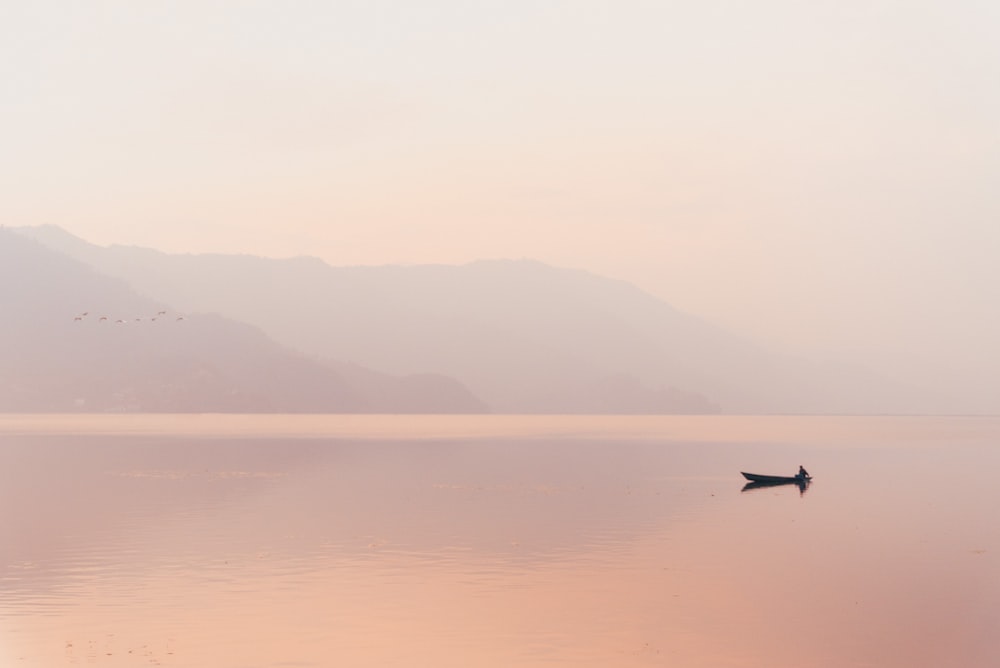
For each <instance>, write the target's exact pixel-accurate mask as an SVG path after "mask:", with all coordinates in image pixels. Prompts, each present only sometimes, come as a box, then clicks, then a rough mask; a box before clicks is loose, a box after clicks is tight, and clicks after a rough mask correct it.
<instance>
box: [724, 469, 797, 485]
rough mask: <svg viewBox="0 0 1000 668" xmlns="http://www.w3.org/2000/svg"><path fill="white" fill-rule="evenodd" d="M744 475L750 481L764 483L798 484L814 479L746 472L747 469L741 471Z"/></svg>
mask: <svg viewBox="0 0 1000 668" xmlns="http://www.w3.org/2000/svg"><path fill="white" fill-rule="evenodd" d="M740 473H742V474H743V477H744V478H746V479H747V480H749V481H750V482H757V483H762V484H764V485H787V484H797V485H801V484H804V483H807V482H809V481H810V480H812V477H811V476H797V475H761V474H759V473H746V472H745V471H740Z"/></svg>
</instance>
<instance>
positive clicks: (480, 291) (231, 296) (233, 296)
mask: <svg viewBox="0 0 1000 668" xmlns="http://www.w3.org/2000/svg"><path fill="white" fill-rule="evenodd" d="M18 232H19V233H21V234H24V235H29V236H31V237H33V238H35V239H38V240H39V241H41V242H42V243H44V244H46V245H48V246H49V247H51V248H53V249H57V250H59V251H61V252H64V253H67V254H69V255H72V256H73V257H75V258H77V259H79V260H81V261H83V262H86V263H87V264H89V265H91V266H93V267H94V268H96V269H97V270H98V271H100V272H102V273H104V274H107V275H108V276H113V277H117V278H120V279H122V280H125V281H127V282H128V284H129V285H130V286H132V287H133V288H134V289H135V290H136V291H138V292H140V293H142V294H145V295H148V296H149V297H150V298H155V299H158V300H163V301H164V302H168V303H170V304H173V305H175V306H176V307H178V308H181V309H184V310H189V311H198V312H217V313H220V314H222V315H224V316H226V317H229V318H233V319H235V320H239V321H241V322H246V323H249V324H252V325H253V326H255V327H258V328H260V330H261V331H263V332H265V333H266V334H267V335H268V336H270V337H272V338H273V339H274V340H276V341H278V342H280V343H282V344H283V345H285V346H288V347H289V348H292V349H295V350H298V351H301V352H303V353H305V354H308V355H316V356H322V357H331V358H336V359H349V360H351V361H353V362H355V363H358V364H361V365H364V366H366V367H369V368H372V369H377V370H379V371H380V372H383V373H388V374H413V373H426V372H434V373H440V374H444V375H446V376H449V377H453V378H456V379H458V380H459V381H460V382H462V383H463V384H464V385H465V386H466V387H468V388H469V389H470V390H471V391H472V392H473V393H474V394H475V395H476V396H478V397H481V398H482V399H483V400H484V401H486V403H487V404H489V405H490V407H491V408H492V409H493V410H495V411H498V412H520V413H705V412H718V411H720V410H721V411H724V412H734V413H885V412H912V411H913V410H914V409H913V406H915V405H916V403H915V402H917V401H920V400H923V399H925V397H923V396H922V395H920V394H919V393H916V392H911V391H910V390H909V389H908V388H901V387H898V386H894V385H891V384H889V383H888V382H885V381H883V380H882V379H879V378H877V377H874V376H873V375H871V374H870V373H868V372H867V371H865V370H864V369H862V368H859V367H852V366H845V365H821V364H817V363H815V362H812V361H808V360H802V359H796V358H793V357H789V356H784V355H778V354H774V353H772V352H769V351H767V350H766V349H764V348H763V347H761V346H759V345H757V344H755V343H753V342H751V341H749V340H747V339H744V338H741V337H739V336H737V335H734V334H733V333H731V332H728V331H725V330H724V329H722V328H719V327H716V326H714V325H712V324H710V323H707V322H705V321H703V320H701V319H699V318H697V317H694V316H692V315H689V314H686V313H682V312H680V311H677V310H676V309H674V308H672V307H671V306H670V305H669V304H667V303H665V302H663V301H662V300H658V299H656V298H654V297H652V296H651V295H649V294H647V293H645V292H643V291H642V290H640V289H638V288H636V287H635V286H633V285H630V284H627V283H624V282H621V281H615V280H610V279H607V278H603V277H600V276H596V275H594V274H591V273H588V272H585V271H579V270H570V269H562V268H556V267H551V266H548V265H545V264H542V263H539V262H534V261H529V260H518V261H510V260H497V261H479V262H474V263H471V264H468V265H464V266H436V265H432V266H428V265H424V266H385V267H333V266H330V265H328V264H326V263H324V262H322V261H320V260H318V259H315V258H309V257H299V258H292V259H287V260H275V259H265V258H259V257H252V256H243V255H216V254H201V255H170V254H166V253H161V252H159V251H155V250H150V249H143V248H135V247H124V246H111V247H107V248H105V247H99V246H95V245H92V244H89V243H86V242H84V241H82V240H80V239H78V238H76V237H73V236H72V235H69V234H67V233H66V232H64V231H62V230H60V229H59V228H54V227H40V228H19V229H18Z"/></svg>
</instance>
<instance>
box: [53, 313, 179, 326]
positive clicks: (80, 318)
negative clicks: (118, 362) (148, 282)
mask: <svg viewBox="0 0 1000 668" xmlns="http://www.w3.org/2000/svg"><path fill="white" fill-rule="evenodd" d="M89 315H90V311H84V312H83V313H80V314H78V315H75V316H73V320H74V321H83V320H85V319H86V318H87V316H89ZM166 315H167V312H166V311H158V312H157V313H156V315H154V316H151V317H149V318H146V319H145V320H148V321H149V322H155V321H156V320H160V319H164V320H166V319H167V318H166V317H165V316H166ZM183 319H184V316H182V315H179V316H177V320H183ZM143 320H144V319H143V318H136V319H135V322H143ZM97 321H98V322H105V321H110V320H109V318H108V316H106V315H102V316H101V317H100V318H97ZM114 322H115V324H118V325H124V324H127V323H128V322H130V321H129V320H124V319H122V318H119V319H117V320H115V321H114Z"/></svg>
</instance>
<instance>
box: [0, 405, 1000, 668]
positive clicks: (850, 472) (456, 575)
mask: <svg viewBox="0 0 1000 668" xmlns="http://www.w3.org/2000/svg"><path fill="white" fill-rule="evenodd" d="M800 464H802V465H804V466H805V467H806V468H807V469H809V471H810V473H812V475H813V476H814V481H813V482H812V484H811V485H809V486H808V487H807V488H806V489H804V490H803V489H800V488H799V487H797V486H795V485H786V486H779V487H765V488H760V489H747V490H744V482H745V481H744V480H743V479H742V477H741V475H740V472H741V471H752V472H758V473H775V474H786V475H791V474H793V473H794V472H795V471H796V470H797V469H798V466H799V465H800ZM998 471H1000V419H996V418H941V417H919V418H918V417H909V418H905V417H904V418H891V417H870V418H849V417H719V416H705V417H672V416H667V417H551V416H544V417H542V416H537V417H534V416H533V417H517V416H475V417H460V416H454V417H451V416H281V415H253V416H242V415H192V416H164V415H117V416H107V415H57V416H51V415H45V416H42V415H6V416H0V541H2V542H0V665H2V666H4V667H7V666H11V667H21V666H24V667H31V668H35V667H39V668H60V667H63V666H108V667H118V666H121V667H126V666H127V667H133V666H174V667H185V668H186V667H190V668H278V667H322V668H327V667H333V666H351V667H354V666H359V667H368V666H435V667H451V666H455V667H458V666H462V667H468V666H476V667H485V668H492V667H498V668H499V667H509V666H584V667H589V666H594V667H596V666H601V667H607V666H624V667H630V666H671V667H674V668H688V667H691V668H694V667H705V668H708V667H712V668H727V667H731V668H744V667H746V668H750V667H759V666H768V667H771V668H775V667H777V668H783V667H793V666H794V667H796V668H802V667H810V666H812V667H823V668H825V667H830V668H833V667H837V668H843V667H846V666H877V667H880V668H894V667H897V666H898V667H900V668H902V667H904V666H905V667H906V668H914V667H924V666H926V667H928V668H930V667H933V668H942V667H946V666H955V667H961V668H970V667H971V668H974V667H979V666H983V667H986V666H996V665H1000V517H998V509H1000V486H998V485H997V481H996V474H997V472H998Z"/></svg>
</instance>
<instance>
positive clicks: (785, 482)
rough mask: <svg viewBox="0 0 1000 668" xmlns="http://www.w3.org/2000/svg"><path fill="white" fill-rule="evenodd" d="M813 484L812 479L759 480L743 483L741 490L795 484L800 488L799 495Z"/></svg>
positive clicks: (746, 490)
mask: <svg viewBox="0 0 1000 668" xmlns="http://www.w3.org/2000/svg"><path fill="white" fill-rule="evenodd" d="M810 484H812V480H809V479H807V480H774V481H758V482H748V483H747V484H745V485H743V489H742V490H740V492H741V493H742V492H749V491H751V490H754V489H764V488H766V487H783V486H785V485H795V486H796V487H798V488H799V496H802V495H803V494H805V493H806V490H807V489H809V485H810Z"/></svg>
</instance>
